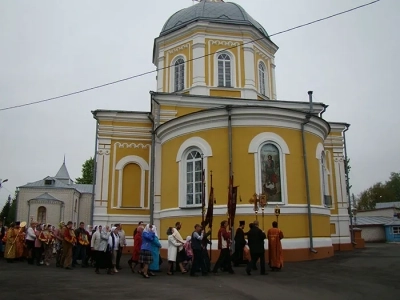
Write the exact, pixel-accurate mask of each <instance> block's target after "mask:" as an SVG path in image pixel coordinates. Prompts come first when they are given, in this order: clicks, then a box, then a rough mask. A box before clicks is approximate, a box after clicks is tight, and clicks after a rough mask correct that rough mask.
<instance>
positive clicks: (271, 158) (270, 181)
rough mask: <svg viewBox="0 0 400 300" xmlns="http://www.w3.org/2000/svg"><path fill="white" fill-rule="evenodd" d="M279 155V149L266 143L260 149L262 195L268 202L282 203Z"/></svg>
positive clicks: (272, 144)
mask: <svg viewBox="0 0 400 300" xmlns="http://www.w3.org/2000/svg"><path fill="white" fill-rule="evenodd" d="M280 161H281V154H280V151H279V148H278V147H277V146H276V145H275V144H274V143H271V142H266V143H265V144H263V145H262V146H261V148H260V170H261V174H260V176H261V184H262V193H263V194H265V195H267V197H268V198H267V199H268V202H282V189H281V187H282V182H281V163H280Z"/></svg>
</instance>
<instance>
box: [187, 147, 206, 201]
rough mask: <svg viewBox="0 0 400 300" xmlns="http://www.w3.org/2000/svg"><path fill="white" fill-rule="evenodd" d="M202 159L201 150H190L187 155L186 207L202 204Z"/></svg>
mask: <svg viewBox="0 0 400 300" xmlns="http://www.w3.org/2000/svg"><path fill="white" fill-rule="evenodd" d="M202 170H203V165H202V159H201V153H200V150H199V149H190V150H189V152H188V154H187V155H186V205H198V204H201V195H202V191H203V187H202Z"/></svg>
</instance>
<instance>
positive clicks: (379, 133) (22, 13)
mask: <svg viewBox="0 0 400 300" xmlns="http://www.w3.org/2000/svg"><path fill="white" fill-rule="evenodd" d="M367 2H369V0H352V1H348V0H335V1H331V0H280V1H272V0H252V1H248V0H236V3H238V4H240V5H241V6H242V7H243V8H244V9H245V10H246V11H247V12H248V13H249V14H250V15H251V16H253V17H254V18H255V19H256V20H258V21H259V22H260V23H261V24H262V25H263V26H264V27H265V29H266V30H267V32H268V33H269V34H273V33H275V32H278V31H281V30H284V29H287V28H289V27H293V26H296V25H300V24H302V23H306V22H309V21H313V20H315V19H318V18H321V17H325V16H327V15H330V14H334V13H337V12H340V11H342V10H346V9H349V8H352V7H354V6H358V5H361V4H364V3H367ZM192 3H193V2H192V1H190V0H174V1H165V0H153V1H139V0H134V1H133V0H131V1H128V0H125V1H109V0H96V1H89V0H86V1H84V0H74V1H73V0H68V1H53V0H47V1H41V0H37V1H31V0H25V1H19V0H2V1H1V3H0V108H4V107H8V106H12V105H17V104H23V103H26V102H31V101H38V100H41V99H45V98H50V97H54V96H58V95H62V94H65V93H69V92H74V91H76V90H80V89H85V88H88V87H91V86H95V85H99V84H103V83H107V82H109V81H114V80H117V79H121V78H124V77H129V76H131V75H134V74H138V73H142V72H146V71H150V70H154V69H155V67H154V66H153V64H152V50H153V49H152V48H153V42H154V38H155V37H156V36H157V35H158V34H159V32H160V31H161V28H162V26H163V24H164V22H165V21H166V20H167V19H168V17H169V16H170V15H171V14H173V13H174V12H176V11H178V10H180V9H182V8H185V7H188V6H190V5H192ZM399 11H400V1H398V0H382V1H380V2H378V3H376V4H374V5H371V6H368V7H365V8H362V9H359V10H356V11H353V12H350V13H348V14H345V15H342V16H339V17H336V18H333V19H330V20H327V21H324V22H321V23H317V24H313V25H311V26H308V27H305V28H301V29H298V30H295V31H292V32H289V33H285V34H282V35H278V36H274V37H272V40H273V41H274V42H275V43H276V44H277V45H278V46H279V50H278V52H277V54H276V60H275V61H276V82H277V95H278V99H279V100H293V101H307V99H308V95H307V91H308V90H313V91H314V96H315V97H314V99H315V101H318V102H324V103H326V104H328V105H329V108H328V110H327V112H326V113H325V115H324V116H325V118H326V119H327V120H328V121H343V122H348V123H350V124H351V127H350V131H349V132H348V134H347V142H348V153H349V157H350V158H351V166H352V169H351V184H352V185H353V189H352V192H354V193H356V194H357V193H359V192H360V191H362V190H364V189H366V188H368V187H369V186H370V185H372V184H374V183H375V182H378V181H385V180H387V179H388V177H389V174H390V172H393V171H397V172H399V171H400V155H399V153H400V141H399V137H400V135H399V133H398V132H397V130H398V129H399V128H400V118H399V111H400V100H399V97H398V90H397V88H398V86H399V75H398V71H399V70H400V60H399V53H400V35H399V34H398V29H399V28H400V21H399V20H400V19H399V16H398V13H399ZM155 77H156V76H155V74H150V75H147V76H144V77H141V78H137V79H133V80H130V81H126V82H123V83H120V84H116V85H113V86H108V87H105V88H102V89H98V90H94V91H90V92H87V93H83V94H79V95H76V96H71V97H68V98H63V99H59V100H56V101H52V102H47V103H43V104H38V105H34V106H28V107H23V108H18V109H13V110H7V111H0V178H3V179H5V178H8V179H9V182H7V183H5V184H4V186H5V188H3V189H2V190H1V191H0V205H2V204H3V203H4V202H5V201H6V199H7V196H8V194H9V191H11V192H13V191H14V190H15V187H16V186H20V185H24V184H26V183H28V182H32V181H36V180H40V179H43V178H44V177H46V176H47V175H50V176H53V175H55V174H56V172H57V171H58V169H59V167H60V166H61V164H62V161H63V156H64V154H65V155H66V163H67V167H68V170H69V172H70V175H71V177H72V178H73V179H75V178H76V177H78V176H80V172H81V165H82V163H83V162H84V161H85V160H86V159H88V158H89V157H90V156H93V153H94V146H95V145H94V140H95V121H94V119H93V118H92V115H91V111H92V110H95V109H116V110H143V111H146V110H149V109H150V102H149V100H150V96H149V91H150V90H155V89H156V80H155Z"/></svg>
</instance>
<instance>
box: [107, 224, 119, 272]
mask: <svg viewBox="0 0 400 300" xmlns="http://www.w3.org/2000/svg"><path fill="white" fill-rule="evenodd" d="M108 246H109V250H110V252H111V261H112V265H113V268H114V273H118V270H117V268H116V260H117V251H118V248H119V235H118V229H117V227H115V226H113V227H112V228H111V233H110V236H109V238H108Z"/></svg>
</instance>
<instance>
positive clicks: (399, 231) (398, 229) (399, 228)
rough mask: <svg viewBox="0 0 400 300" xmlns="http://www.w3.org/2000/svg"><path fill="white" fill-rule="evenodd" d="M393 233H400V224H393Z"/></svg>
mask: <svg viewBox="0 0 400 300" xmlns="http://www.w3.org/2000/svg"><path fill="white" fill-rule="evenodd" d="M395 228H396V229H397V230H396V231H397V232H395V230H394V229H395ZM392 233H393V234H395V235H397V234H400V226H392Z"/></svg>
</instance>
